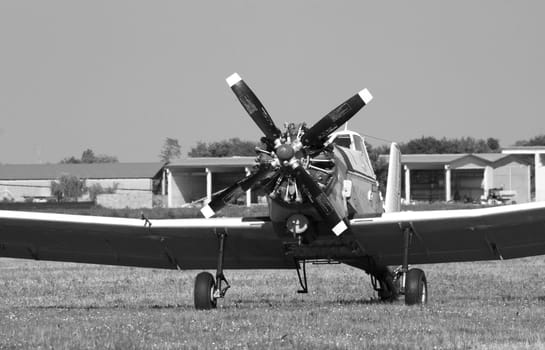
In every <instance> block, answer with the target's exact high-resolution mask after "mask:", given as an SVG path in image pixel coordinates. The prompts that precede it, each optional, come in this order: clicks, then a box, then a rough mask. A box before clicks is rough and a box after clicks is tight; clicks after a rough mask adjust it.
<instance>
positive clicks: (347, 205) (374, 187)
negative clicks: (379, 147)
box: [269, 131, 383, 231]
mask: <svg viewBox="0 0 545 350" xmlns="http://www.w3.org/2000/svg"><path fill="white" fill-rule="evenodd" d="M328 143H329V144H330V146H329V147H327V148H326V149H325V150H324V151H323V152H321V153H320V154H318V155H314V156H313V157H312V158H311V157H309V159H308V161H307V162H308V163H307V171H308V172H309V173H310V175H311V176H312V177H313V178H314V179H315V181H316V182H317V183H318V184H319V185H320V187H321V188H322V189H323V190H324V192H325V193H326V195H327V196H328V198H329V201H330V202H331V203H332V204H333V207H334V210H335V211H336V212H337V213H338V214H339V216H340V217H342V218H345V219H347V220H348V219H351V218H353V217H362V216H377V215H380V214H381V213H382V212H383V204H382V199H381V195H380V191H379V187H378V182H377V180H376V175H375V173H374V171H373V168H372V166H371V162H370V160H369V156H368V154H367V151H366V149H365V145H364V143H363V139H362V138H361V136H360V135H358V134H357V133H355V132H352V131H341V132H337V133H334V134H332V136H331V138H330V140H329V142H328ZM304 191H305V189H304V187H302V186H300V185H299V187H298V184H297V182H296V181H291V180H290V179H289V178H288V179H284V180H282V181H279V184H278V185H277V186H276V188H275V189H274V190H273V191H272V193H271V195H270V196H269V210H270V218H271V221H273V222H275V223H280V224H284V223H286V221H287V220H288V219H289V218H290V217H291V216H293V215H295V214H299V215H304V216H305V217H306V218H308V219H309V220H310V221H311V222H314V223H315V225H314V228H315V230H318V231H321V230H319V228H320V221H321V216H320V215H319V213H318V212H317V210H316V209H315V204H316V203H314V204H313V203H311V202H310V200H309V199H308V198H310V197H311V196H303V195H301V194H300V193H299V192H304ZM305 198H306V200H305ZM318 205H319V204H318Z"/></svg>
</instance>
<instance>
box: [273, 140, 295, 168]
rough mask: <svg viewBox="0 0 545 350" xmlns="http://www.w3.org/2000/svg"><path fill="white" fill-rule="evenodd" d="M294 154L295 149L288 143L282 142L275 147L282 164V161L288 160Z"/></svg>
mask: <svg viewBox="0 0 545 350" xmlns="http://www.w3.org/2000/svg"><path fill="white" fill-rule="evenodd" d="M294 154H295V151H294V150H293V147H291V145H288V144H283V145H282V146H280V147H278V148H277V149H276V156H277V157H278V159H279V160H280V162H281V163H282V164H283V163H284V161H287V160H290V159H291V158H292V157H293V155H294Z"/></svg>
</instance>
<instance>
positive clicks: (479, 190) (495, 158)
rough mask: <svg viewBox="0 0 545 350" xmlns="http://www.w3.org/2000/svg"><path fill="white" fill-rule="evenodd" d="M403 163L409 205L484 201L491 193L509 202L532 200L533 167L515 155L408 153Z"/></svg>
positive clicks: (405, 195)
mask: <svg viewBox="0 0 545 350" xmlns="http://www.w3.org/2000/svg"><path fill="white" fill-rule="evenodd" d="M401 163H402V166H403V169H404V176H403V193H404V199H405V201H406V202H412V201H427V202H432V201H447V202H449V201H463V202H481V200H483V199H487V198H488V196H489V194H490V193H491V191H495V193H500V194H501V196H502V197H503V198H504V199H505V200H506V202H509V203H526V202H530V201H531V200H532V195H531V185H530V183H531V182H530V176H531V165H530V164H529V163H528V162H527V161H526V160H524V159H523V158H521V157H517V156H515V155H512V154H502V153H478V154H405V155H402V157H401Z"/></svg>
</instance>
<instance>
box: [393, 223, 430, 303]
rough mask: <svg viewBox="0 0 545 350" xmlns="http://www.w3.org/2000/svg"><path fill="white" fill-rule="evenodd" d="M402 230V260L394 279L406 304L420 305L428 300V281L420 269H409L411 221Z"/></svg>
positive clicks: (412, 232) (412, 230)
mask: <svg viewBox="0 0 545 350" xmlns="http://www.w3.org/2000/svg"><path fill="white" fill-rule="evenodd" d="M402 230H403V254H402V256H403V262H402V265H401V268H400V269H399V270H398V271H396V273H395V274H396V279H397V280H398V282H399V292H400V293H402V294H405V304H406V305H420V304H426V303H427V302H428V283H427V280H426V275H425V274H424V271H422V270H421V269H410V270H409V250H410V245H411V241H412V238H413V235H414V228H413V225H412V223H410V224H409V225H407V226H406V227H402Z"/></svg>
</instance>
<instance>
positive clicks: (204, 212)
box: [201, 205, 216, 219]
mask: <svg viewBox="0 0 545 350" xmlns="http://www.w3.org/2000/svg"><path fill="white" fill-rule="evenodd" d="M201 213H202V215H204V217H205V218H207V219H210V218H211V217H212V216H214V215H215V214H216V213H215V212H214V210H212V208H210V206H209V205H207V206H206V207H203V208H202V209H201Z"/></svg>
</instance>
